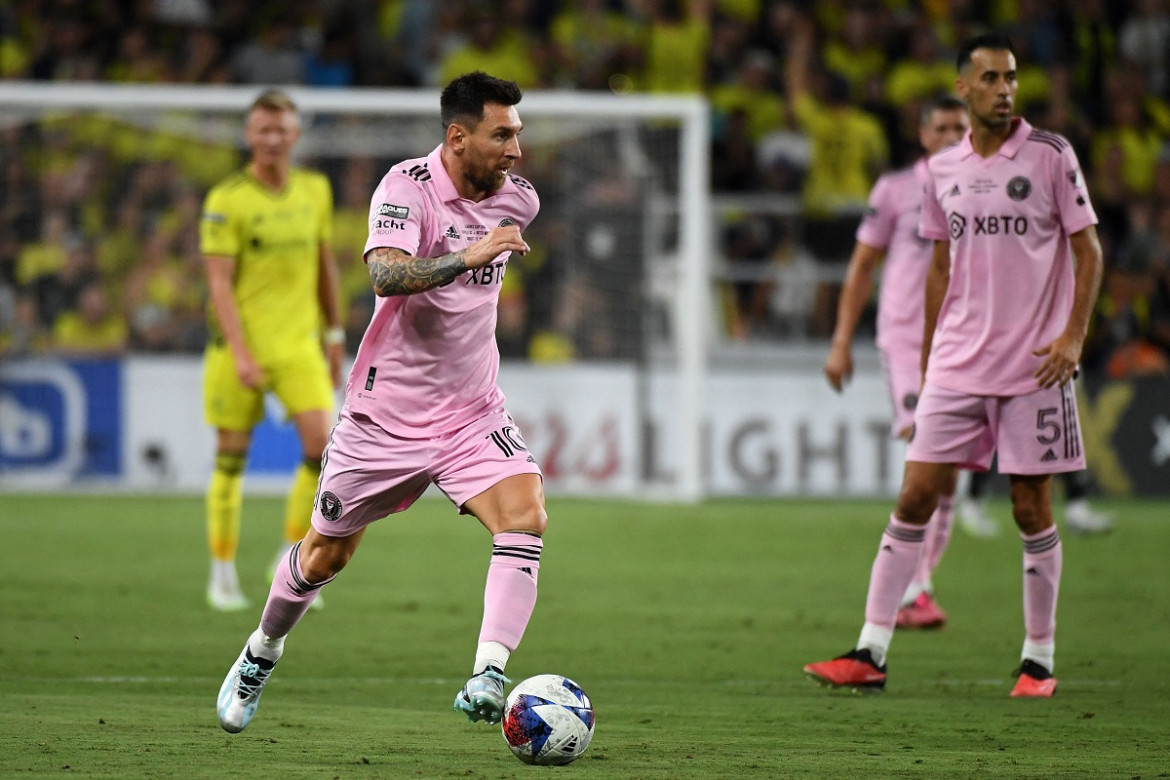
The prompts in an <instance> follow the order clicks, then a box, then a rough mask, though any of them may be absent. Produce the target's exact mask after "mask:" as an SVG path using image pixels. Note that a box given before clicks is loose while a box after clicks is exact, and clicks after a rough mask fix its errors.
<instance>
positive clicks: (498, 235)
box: [463, 220, 529, 268]
mask: <svg viewBox="0 0 1170 780" xmlns="http://www.w3.org/2000/svg"><path fill="white" fill-rule="evenodd" d="M504 221H505V222H509V223H511V220H504ZM528 249H529V247H528V244H527V243H525V241H524V238H523V237H522V236H521V235H520V226H519V225H516V224H515V223H512V224H507V225H500V226H499V227H496V228H492V229H491V231H489V232H488V234H487V235H486V236H484V237H483V238H481V239H480V240H479V241H476V242H475V243H474V244H472V245H471V246H469V247H467V251H466V252H465V253H464V254H463V260H464V262H466V263H467V267H468V268H480V267H482V266H485V265H487V264H488V263H490V262H491V261H493V260H495V259H496V258H497V257H499V256H500V255H501V254H503V253H504V252H517V253H519V254H522V255H523V254H527V253H528Z"/></svg>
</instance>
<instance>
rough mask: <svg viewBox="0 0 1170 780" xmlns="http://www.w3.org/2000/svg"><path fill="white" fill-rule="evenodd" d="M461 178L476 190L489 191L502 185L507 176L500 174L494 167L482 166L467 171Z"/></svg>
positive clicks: (493, 190)
mask: <svg viewBox="0 0 1170 780" xmlns="http://www.w3.org/2000/svg"><path fill="white" fill-rule="evenodd" d="M463 178H464V179H465V180H466V181H467V183H468V184H470V185H471V186H472V187H474V188H475V190H476V192H487V193H491V192H495V191H496V190H498V189H499V188H500V187H502V186H504V181H505V180H506V178H507V177H506V176H501V175H500V174H499V171H498V170H497V169H495V168H482V169H479V170H475V171H468V172H467V173H465V174H464V175H463Z"/></svg>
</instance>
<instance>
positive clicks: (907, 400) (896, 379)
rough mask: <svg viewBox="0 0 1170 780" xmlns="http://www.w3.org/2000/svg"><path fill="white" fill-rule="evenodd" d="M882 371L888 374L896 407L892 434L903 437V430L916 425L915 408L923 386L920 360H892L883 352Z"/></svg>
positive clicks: (891, 427) (889, 387) (887, 384)
mask: <svg viewBox="0 0 1170 780" xmlns="http://www.w3.org/2000/svg"><path fill="white" fill-rule="evenodd" d="M881 357H882V373H883V374H885V376H886V388H887V389H888V390H889V391H890V403H891V404H893V407H894V420H893V422H892V423H890V435H891V436H893V437H894V438H895V439H897V438H901V436H902V432H903V431H908V430H910V428H911V426H913V425H914V410H915V408H917V406H918V391H919V390H920V389H921V388H922V369H921V368H920V367H919V361H918V360H914V361H912V362H911V361H907V360H901V361H896V360H891V359H890V356H889V355H888V354H887V353H885V352H882V353H881Z"/></svg>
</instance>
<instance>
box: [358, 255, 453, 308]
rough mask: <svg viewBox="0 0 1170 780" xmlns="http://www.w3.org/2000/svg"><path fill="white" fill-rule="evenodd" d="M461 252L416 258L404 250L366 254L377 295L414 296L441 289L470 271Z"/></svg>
mask: <svg viewBox="0 0 1170 780" xmlns="http://www.w3.org/2000/svg"><path fill="white" fill-rule="evenodd" d="M466 253H467V250H465V249H462V250H460V251H458V252H452V253H451V254H449V255H442V256H440V257H415V256H414V255H409V254H407V253H406V252H403V251H402V250H401V249H390V248H388V247H377V248H375V249H371V250H370V251H369V252H368V253H367V254H366V263H367V264H368V265H369V267H370V279H371V280H372V281H373V283H374V293H375V294H377V295H380V296H387V295H412V294H414V293H420V292H424V291H426V290H430V289H431V288H433V287H440V286H442V285H444V284H446V283H447V282H449V281H451V280H452V279H454V278H455V277H456V276H458V275H459V274H461V273H463V272H464V271H466V270H467V261H466V259H465V257H464V255H466Z"/></svg>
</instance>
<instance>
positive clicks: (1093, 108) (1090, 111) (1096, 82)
mask: <svg viewBox="0 0 1170 780" xmlns="http://www.w3.org/2000/svg"><path fill="white" fill-rule="evenodd" d="M1067 6H1068V7H1067V9H1066V10H1067V18H1066V21H1065V28H1066V29H1065V50H1066V52H1067V54H1068V57H1067V59H1068V65H1069V67H1070V68H1071V70H1072V95H1073V97H1074V99H1075V100H1076V103H1077V105H1079V106H1080V107H1081V109H1082V110H1083V111H1084V112H1085V114H1086V116H1088V118H1089V119H1090V120H1091V121H1093V122H1102V121H1104V119H1105V105H1104V104H1103V102H1102V101H1101V100H1100V99H1099V98H1100V96H1101V95H1102V94H1104V92H1105V71H1106V69H1107V68H1108V67H1109V66H1110V65H1111V64H1112V63H1114V62H1115V61H1116V59H1117V53H1116V52H1117V36H1116V31H1115V30H1114V27H1113V25H1112V24H1111V22H1110V20H1109V17H1108V14H1107V10H1106V6H1105V0H1077V1H1076V2H1069V3H1068V4H1067ZM1078 154H1079V152H1078ZM1080 159H1082V160H1084V159H1085V158H1084V157H1081V158H1080Z"/></svg>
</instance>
